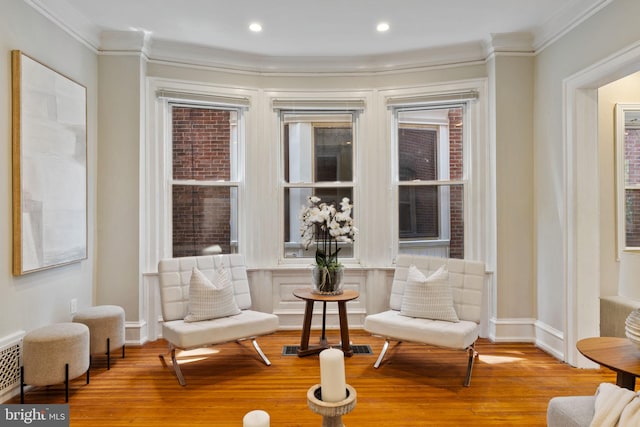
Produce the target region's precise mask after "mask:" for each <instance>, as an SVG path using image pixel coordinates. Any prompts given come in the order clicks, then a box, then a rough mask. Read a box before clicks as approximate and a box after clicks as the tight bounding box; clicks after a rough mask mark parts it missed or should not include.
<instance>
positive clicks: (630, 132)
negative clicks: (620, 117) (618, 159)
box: [624, 113, 640, 185]
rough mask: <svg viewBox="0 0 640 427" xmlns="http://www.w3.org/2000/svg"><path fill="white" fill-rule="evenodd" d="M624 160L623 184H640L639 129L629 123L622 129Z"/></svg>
mask: <svg viewBox="0 0 640 427" xmlns="http://www.w3.org/2000/svg"><path fill="white" fill-rule="evenodd" d="M626 114H629V113H626ZM639 125H640V124H639ZM624 160H625V165H624V181H625V185H640V129H637V128H632V127H630V126H629V125H626V126H625V130H624Z"/></svg>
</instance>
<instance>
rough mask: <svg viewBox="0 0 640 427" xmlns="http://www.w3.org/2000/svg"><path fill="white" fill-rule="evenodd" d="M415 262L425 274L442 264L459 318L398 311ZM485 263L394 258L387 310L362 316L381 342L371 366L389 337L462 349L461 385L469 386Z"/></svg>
mask: <svg viewBox="0 0 640 427" xmlns="http://www.w3.org/2000/svg"><path fill="white" fill-rule="evenodd" d="M411 265H415V266H416V267H417V268H418V269H419V270H420V271H421V272H422V273H424V275H425V276H429V275H430V274H431V273H433V272H435V271H436V270H438V269H439V268H440V267H441V266H443V265H444V266H445V267H446V270H447V271H448V282H449V285H450V286H451V289H452V293H453V305H454V308H455V312H456V314H457V317H458V318H459V320H460V321H459V322H450V321H444V320H431V319H427V318H421V317H409V316H406V315H402V314H400V309H401V306H402V301H403V296H404V290H405V286H406V284H407V275H408V272H409V267H410V266H411ZM484 282H485V265H484V263H482V262H476V261H466V260H461V259H453V258H439V257H431V256H417V255H400V256H398V258H397V261H396V270H395V273H394V277H393V284H392V288H391V296H390V300H389V308H390V309H389V310H387V311H384V312H382V313H377V314H372V315H369V316H367V317H366V318H365V321H364V329H365V330H366V331H368V332H369V333H371V334H372V335H374V336H380V337H382V338H384V339H385V343H384V345H383V347H382V351H381V352H380V356H379V357H378V359H377V360H376V362H375V364H374V367H375V368H378V367H379V366H380V364H381V362H382V360H383V358H384V356H385V353H386V352H387V349H388V347H389V342H390V341H398V342H402V341H407V342H414V343H420V344H426V345H432V346H437V347H444V348H451V349H459V350H465V351H467V352H468V355H469V359H468V364H467V374H466V378H465V382H464V385H465V386H467V387H468V386H469V383H470V381H471V370H472V368H473V361H474V359H475V357H476V356H477V355H478V353H477V352H476V350H475V347H474V345H475V342H476V340H477V339H478V336H479V332H480V320H481V318H482V309H483V304H482V298H483V289H484Z"/></svg>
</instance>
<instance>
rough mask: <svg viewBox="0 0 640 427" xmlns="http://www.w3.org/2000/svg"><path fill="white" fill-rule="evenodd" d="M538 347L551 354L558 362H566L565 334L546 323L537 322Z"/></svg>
mask: <svg viewBox="0 0 640 427" xmlns="http://www.w3.org/2000/svg"><path fill="white" fill-rule="evenodd" d="M535 327H536V347H538V348H540V349H542V350H544V351H545V352H547V353H549V354H551V355H552V356H553V357H555V358H556V359H558V360H562V361H565V357H564V333H562V331H559V330H557V329H555V328H553V327H551V326H549V325H547V324H546V323H544V322H540V321H536V322H535Z"/></svg>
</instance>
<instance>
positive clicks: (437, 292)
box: [400, 265, 460, 322]
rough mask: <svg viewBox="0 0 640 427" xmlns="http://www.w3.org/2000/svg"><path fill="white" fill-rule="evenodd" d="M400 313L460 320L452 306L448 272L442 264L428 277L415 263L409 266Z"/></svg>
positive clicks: (433, 318)
mask: <svg viewBox="0 0 640 427" xmlns="http://www.w3.org/2000/svg"><path fill="white" fill-rule="evenodd" d="M400 314H402V315H403V316H409V317H421V318H423V319H431V320H446V321H448V322H459V321H460V319H458V315H457V314H456V310H455V309H454V308H453V294H452V292H451V286H449V273H448V272H447V270H446V269H445V268H444V266H442V267H440V268H439V269H438V270H436V271H435V272H434V273H433V274H431V276H429V277H426V276H425V275H424V274H423V273H422V272H421V271H420V270H418V269H417V267H416V266H415V265H412V266H410V267H409V275H408V277H407V284H406V285H405V287H404V295H403V296H402V305H401V306H400Z"/></svg>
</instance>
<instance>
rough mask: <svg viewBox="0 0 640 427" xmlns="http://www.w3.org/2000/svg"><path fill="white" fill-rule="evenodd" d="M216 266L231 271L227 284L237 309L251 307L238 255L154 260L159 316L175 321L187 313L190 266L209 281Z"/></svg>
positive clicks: (244, 268)
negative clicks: (231, 289) (231, 291)
mask: <svg viewBox="0 0 640 427" xmlns="http://www.w3.org/2000/svg"><path fill="white" fill-rule="evenodd" d="M220 266H224V267H225V268H226V269H227V270H228V271H229V272H230V273H231V283H232V284H233V289H234V295H235V298H236V303H237V304H238V307H239V308H240V309H241V310H244V309H248V308H251V294H250V291H249V280H248V278H247V270H246V267H245V263H244V257H243V256H242V255H240V254H233V255H205V256H195V257H184V258H169V259H164V260H161V261H160V262H159V263H158V274H159V277H160V282H161V283H160V299H161V301H162V317H163V319H164V320H165V321H169V320H178V319H184V316H186V315H187V305H188V303H189V281H190V279H191V272H192V270H193V267H197V268H198V270H200V271H202V272H203V273H204V275H205V276H207V278H208V279H209V280H213V278H214V274H215V270H216V269H217V268H218V267H220Z"/></svg>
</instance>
